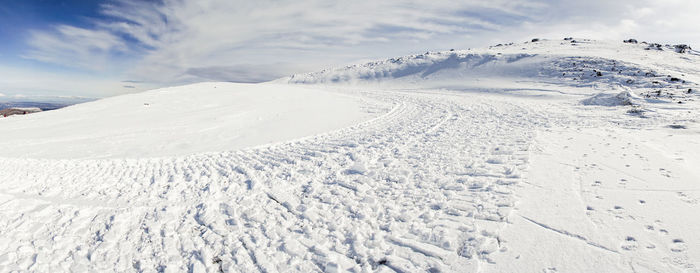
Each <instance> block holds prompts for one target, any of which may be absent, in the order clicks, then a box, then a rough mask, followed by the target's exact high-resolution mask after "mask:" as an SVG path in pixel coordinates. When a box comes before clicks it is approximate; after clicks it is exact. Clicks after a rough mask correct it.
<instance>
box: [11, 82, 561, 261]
mask: <svg viewBox="0 0 700 273" xmlns="http://www.w3.org/2000/svg"><path fill="white" fill-rule="evenodd" d="M364 95H365V96H371V97H374V98H376V99H379V100H384V101H387V102H391V103H392V105H394V106H393V109H392V110H391V111H390V112H388V113H386V114H385V115H383V116H381V117H380V118H377V119H375V120H372V121H369V122H366V123H363V124H359V125H356V126H353V127H350V128H346V129H343V130H340V131H335V132H331V133H328V134H324V135H319V136H316V137H311V138H306V139H302V140H299V141H294V142H288V143H283V144H278V145H271V146H267V147H261V148H256V149H250V150H245V151H238V152H228V153H220V154H204V155H195V156H188V157H180V158H158V159H137V160H119V159H110V160H79V161H75V160H31V159H3V160H2V162H0V176H1V177H2V178H3V183H2V189H0V198H1V200H0V206H1V207H0V208H1V210H0V212H1V214H2V215H1V216H2V218H1V219H0V223H1V224H0V225H1V226H2V227H3V228H2V229H1V231H0V232H1V233H0V238H2V241H0V243H1V245H0V246H1V247H2V249H4V251H3V253H2V254H1V255H0V265H1V266H2V271H8V270H31V271H55V270H78V271H83V270H86V271H94V270H98V271H105V270H107V271H112V270H116V271H125V270H126V271H129V270H137V271H171V270H174V271H183V270H185V271H186V270H194V271H199V270H200V269H207V270H208V271H216V270H218V269H222V270H224V271H240V272H254V271H260V272H278V271H289V270H291V271H302V272H305V271H326V272H328V271H333V270H335V269H338V270H352V271H356V272H360V271H364V270H369V271H376V270H380V271H381V270H384V269H392V270H394V271H398V272H414V271H423V270H439V271H444V272H456V271H464V270H466V269H469V268H471V270H469V271H476V270H478V268H479V266H480V265H481V264H483V263H488V262H490V261H491V258H490V256H491V254H492V253H494V252H497V251H505V249H506V248H505V247H504V245H503V244H502V242H500V239H499V237H498V232H499V230H500V229H501V228H503V227H504V226H505V225H506V222H507V219H508V215H509V214H510V212H511V210H512V208H513V206H514V204H515V200H514V198H513V195H512V193H513V191H514V185H517V184H518V183H519V181H520V180H521V179H522V177H521V173H522V172H523V169H524V168H525V167H526V164H527V162H528V149H529V146H530V140H531V138H532V132H533V129H535V127H536V126H537V124H538V122H542V123H544V122H546V119H547V118H545V116H544V115H541V114H539V113H536V112H533V111H532V110H528V109H526V108H523V107H521V106H519V105H517V104H512V103H508V102H506V101H505V100H504V99H502V98H501V99H498V98H497V97H489V96H474V95H465V94H458V93H439V92H427V93H417V92H378V91H373V92H365V93H364ZM494 117H497V118H494Z"/></svg>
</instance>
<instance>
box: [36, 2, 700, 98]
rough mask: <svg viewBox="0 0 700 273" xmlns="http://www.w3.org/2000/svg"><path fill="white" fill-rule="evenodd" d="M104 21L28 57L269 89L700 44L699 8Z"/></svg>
mask: <svg viewBox="0 0 700 273" xmlns="http://www.w3.org/2000/svg"><path fill="white" fill-rule="evenodd" d="M102 13H103V14H104V15H105V16H107V17H108V19H105V20H100V21H96V22H95V28H94V29H84V28H77V27H71V26H57V27H55V28H54V29H52V30H49V31H34V32H32V33H31V35H30V38H29V41H28V45H29V47H30V50H28V51H27V53H26V54H25V57H27V58H32V59H35V60H39V61H43V62H49V63H55V64H61V65H66V66H74V67H81V68H86V69H90V70H98V71H104V70H110V71H117V72H119V73H116V74H117V75H119V76H121V77H124V78H125V79H130V80H132V79H133V80H139V81H146V82H154V83H159V84H175V83H182V82H193V81H202V80H231V81H261V80H267V79H272V78H275V77H278V76H283V75H286V74H290V73H294V72H304V71H311V70H316V69H319V68H322V67H326V66H330V65H339V64H344V63H347V62H351V61H353V60H360V59H368V58H369V59H371V58H379V57H389V56H398V55H404V54H408V53H415V52H418V51H424V50H433V49H448V48H459V47H474V46H485V45H488V44H491V43H494V42H506V41H521V40H524V39H525V38H531V37H535V36H538V37H543V38H546V37H551V38H560V37H563V36H564V35H567V36H568V35H572V36H579V37H590V38H602V39H623V38H628V37H635V38H638V39H647V40H654V41H656V40H658V41H660V42H664V41H668V42H688V43H691V44H692V43H694V44H699V45H700V32H698V31H695V30H694V28H695V26H697V25H698V24H700V21H698V18H700V17H698V16H696V14H699V13H700V4H699V3H698V2H697V0H666V1H653V0H636V1H632V0H621V1H604V0H591V1H585V2H584V1H578V0H563V1H553V0H552V1H545V0H510V1H508V0H492V1H477V0H466V1H448V0H434V1H419V0H394V1H374V0H356V1H325V0H305V1H299V0H296V1H289V0H260V1H244V0H237V1H236V0H199V1H186V0H164V1H163V2H162V3H154V2H152V1H137V0H117V1H116V2H111V4H108V5H104V6H103V9H102Z"/></svg>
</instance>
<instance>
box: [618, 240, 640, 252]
mask: <svg viewBox="0 0 700 273" xmlns="http://www.w3.org/2000/svg"><path fill="white" fill-rule="evenodd" d="M638 247H639V243H637V239H635V238H634V237H632V236H627V237H625V240H624V241H623V242H622V244H620V248H622V249H623V250H627V251H632V250H636V249H637V248H638Z"/></svg>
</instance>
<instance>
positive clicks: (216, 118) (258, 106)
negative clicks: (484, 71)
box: [0, 83, 375, 158]
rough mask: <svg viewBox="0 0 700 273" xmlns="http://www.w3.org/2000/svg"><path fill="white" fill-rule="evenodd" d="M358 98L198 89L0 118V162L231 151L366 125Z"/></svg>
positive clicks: (283, 90)
mask: <svg viewBox="0 0 700 273" xmlns="http://www.w3.org/2000/svg"><path fill="white" fill-rule="evenodd" d="M361 104H363V100H362V99H361V98H357V97H351V96H348V95H342V94H333V93H329V92H323V91H320V90H311V89H304V88H301V87H292V86H279V85H251V84H234V83H202V84H194V85H187V86H181V87H173V88H164V89H158V90H153V91H148V92H144V93H139V94H131V95H124V96H118V97H113V98H108V99H103V100H99V101H95V102H90V103H84V104H80V105H76V106H73V107H69V108H66V109H63V110H60V111H49V112H45V113H41V114H35V115H29V116H24V117H13V118H10V119H3V120H0V135H1V136H2V137H3V138H2V139H3V140H2V141H1V142H0V151H2V152H0V157H24V158H107V157H130V158H136V157H154V156H169V155H187V154H193V153H203V152H220V151H228V150H237V149H240V148H245V147H251V146H255V145H262V144H269V143H274V142H280V141H285V140H290V139H294V138H299V137H303V136H308V135H313V134H318V133H323V132H326V131H329V130H334V129H339V128H343V127H346V126H349V125H352V124H355V123H358V122H360V121H363V120H366V119H369V118H371V117H373V115H372V114H371V113H369V112H371V111H375V110H373V109H366V108H364V109H363V107H361Z"/></svg>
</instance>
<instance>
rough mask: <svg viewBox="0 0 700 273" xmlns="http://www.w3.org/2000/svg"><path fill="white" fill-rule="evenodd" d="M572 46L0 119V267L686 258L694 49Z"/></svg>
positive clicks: (654, 261) (642, 263) (531, 47)
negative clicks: (0, 178)
mask: <svg viewBox="0 0 700 273" xmlns="http://www.w3.org/2000/svg"><path fill="white" fill-rule="evenodd" d="M576 41H577V42H576V43H571V42H570V41H554V40H540V41H539V42H536V43H532V42H528V43H524V44H512V45H505V46H497V47H492V48H487V49H476V50H469V51H454V52H443V53H430V54H423V55H420V56H421V57H419V55H414V56H407V57H401V58H394V59H393V60H392V59H390V60H387V61H378V62H373V63H369V64H362V65H355V66H350V67H345V68H338V69H331V70H325V71H322V72H318V73H311V74H301V75H295V76H293V77H289V78H285V79H280V80H278V81H275V82H274V83H264V84H255V85H251V84H246V85H243V84H232V83H202V84H196V85H190V86H184V87H175V88H168V89H162V90H154V91H149V92H145V93H141V94H134V95H128V96H121V97H115V98H110V99H105V100H101V101H96V102H92V103H86V104H82V105H76V106H72V107H68V108H65V109H61V110H57V111H47V112H43V113H38V114H33V115H29V116H23V117H20V118H16V119H5V120H0V131H1V133H2V134H1V135H2V140H3V142H5V141H6V142H7V143H2V144H0V145H3V146H2V147H1V148H0V177H2V182H0V226H2V227H3V228H2V229H0V247H1V248H0V249H3V250H0V271H12V270H18V271H39V272H45V271H148V272H152V271H156V272H159V271H160V272H182V271H191V272H195V271H197V272H698V271H699V270H700V269H699V266H700V248H698V247H697V246H699V245H700V236H699V235H698V234H700V233H698V232H697V227H698V225H700V222H699V221H700V219H699V218H698V217H697V209H698V206H700V185H698V182H697V181H700V169H698V168H697V167H696V166H698V164H700V142H699V139H700V138H699V135H700V125H699V124H698V110H700V109H699V108H700V105H699V104H698V102H697V99H698V93H697V91H693V90H697V85H696V83H697V82H698V80H699V79H700V71H699V70H698V67H700V66H698V64H700V55H698V54H697V52H695V51H690V52H686V53H677V52H675V51H674V50H673V49H672V48H671V49H669V48H667V47H662V49H664V50H644V48H645V46H646V45H643V44H625V43H622V42H600V41H589V40H584V39H576ZM498 53H501V54H498ZM397 60H398V61H397ZM574 62H575V63H576V65H575V66H574V65H573V63H574ZM594 70H595V71H594ZM597 72H601V73H600V74H601V75H600V76H599V75H598V73H597ZM613 72H616V73H613ZM669 75H671V76H670V77H669ZM672 78H677V80H672ZM630 80H631V81H630ZM655 82H656V83H655ZM688 89H691V91H690V92H688ZM657 91H659V92H657ZM258 117H262V118H261V119H257V118H258ZM178 122H179V123H178ZM87 124H89V125H87ZM63 128H66V129H65V130H64V129H63ZM302 128H305V129H303V130H302ZM62 130H64V131H62ZM239 134H241V135H246V136H249V137H247V138H246V137H237V136H238V135H239ZM22 136H26V138H23V137H22Z"/></svg>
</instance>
